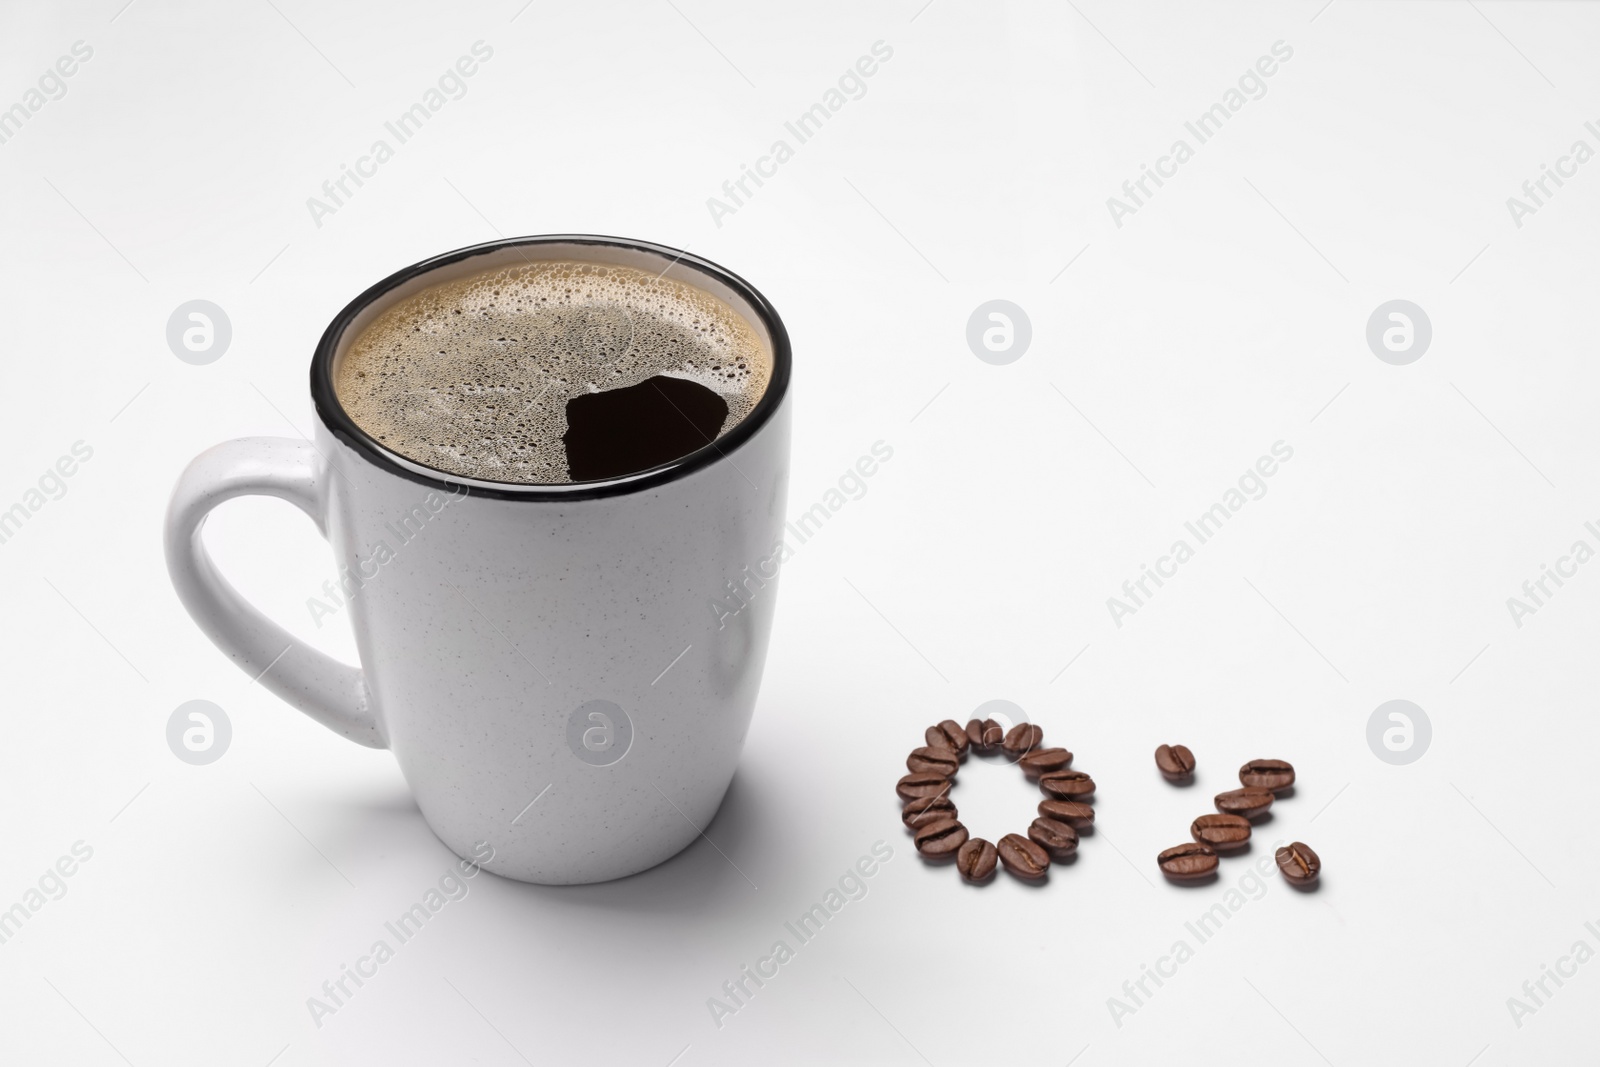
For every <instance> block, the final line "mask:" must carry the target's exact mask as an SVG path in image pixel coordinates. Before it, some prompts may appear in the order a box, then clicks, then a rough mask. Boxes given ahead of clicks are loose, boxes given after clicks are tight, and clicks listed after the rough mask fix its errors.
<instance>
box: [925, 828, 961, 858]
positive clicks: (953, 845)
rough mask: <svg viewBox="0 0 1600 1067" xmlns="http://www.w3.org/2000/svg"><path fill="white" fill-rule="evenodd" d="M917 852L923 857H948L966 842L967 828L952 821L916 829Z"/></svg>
mask: <svg viewBox="0 0 1600 1067" xmlns="http://www.w3.org/2000/svg"><path fill="white" fill-rule="evenodd" d="M915 840H916V843H917V851H918V852H920V853H922V854H923V855H924V856H949V855H951V854H952V853H954V852H955V851H956V849H958V848H960V847H961V846H962V845H964V844H966V842H967V828H966V827H965V826H962V825H961V824H960V823H959V822H957V821H956V820H954V819H940V820H938V821H937V822H931V823H929V824H928V825H926V826H919V827H917V836H916V839H915Z"/></svg>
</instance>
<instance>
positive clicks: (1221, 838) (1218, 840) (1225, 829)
mask: <svg viewBox="0 0 1600 1067" xmlns="http://www.w3.org/2000/svg"><path fill="white" fill-rule="evenodd" d="M1189 835H1190V836H1191V837H1193V838H1194V839H1195V840H1196V841H1198V842H1200V843H1201V844H1202V845H1210V846H1211V847H1212V848H1213V849H1215V850H1216V851H1218V852H1237V851H1238V850H1239V849H1241V848H1244V847H1245V846H1246V845H1248V844H1249V843H1250V820H1249V819H1246V818H1245V817H1244V816H1243V815H1202V816H1200V817H1199V818H1198V819H1196V820H1195V821H1194V822H1192V823H1190V824H1189Z"/></svg>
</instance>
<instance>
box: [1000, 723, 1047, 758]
mask: <svg viewBox="0 0 1600 1067" xmlns="http://www.w3.org/2000/svg"><path fill="white" fill-rule="evenodd" d="M1043 743H1044V729H1043V728H1042V727H1038V726H1035V725H1034V724H1033V723H1031V722H1019V723H1017V725H1015V726H1013V727H1012V728H1011V730H1010V732H1009V733H1007V734H1006V736H1005V740H1004V741H1003V742H1001V744H1002V746H1003V747H1004V748H1005V750H1006V751H1007V752H1009V753H1010V754H1011V755H1013V756H1020V755H1022V754H1023V753H1024V752H1031V751H1033V750H1034V749H1036V748H1038V747H1039V746H1040V745H1041V744H1043Z"/></svg>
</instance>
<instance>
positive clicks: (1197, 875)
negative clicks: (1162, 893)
mask: <svg viewBox="0 0 1600 1067" xmlns="http://www.w3.org/2000/svg"><path fill="white" fill-rule="evenodd" d="M1156 863H1157V864H1159V865H1160V867H1161V873H1162V874H1164V875H1166V876H1167V877H1168V878H1170V879H1172V880H1173V881H1174V882H1198V881H1200V880H1201V879H1202V878H1209V877H1211V875H1212V874H1214V873H1216V870H1217V854H1216V852H1215V851H1213V850H1212V848H1211V846H1210V845H1202V844H1200V843H1199V842H1189V841H1185V842H1184V843H1183V844H1181V845H1173V846H1172V847H1171V848H1169V849H1166V850H1164V851H1163V852H1162V853H1161V854H1160V855H1159V856H1157V857H1156Z"/></svg>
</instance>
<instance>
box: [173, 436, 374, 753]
mask: <svg viewBox="0 0 1600 1067" xmlns="http://www.w3.org/2000/svg"><path fill="white" fill-rule="evenodd" d="M327 477H328V465H327V463H326V462H325V461H324V459H323V457H322V456H321V455H320V454H319V453H318V452H317V450H316V448H315V447H314V446H313V445H312V444H311V443H310V442H309V441H296V440H294V439H292V438H287V437H246V438H242V439H240V440H236V441H227V442H224V443H223V444H220V445H217V446H216V447H215V448H211V449H208V450H207V451H205V452H202V453H200V455H198V456H196V457H195V458H194V461H193V462H191V463H190V464H189V466H188V467H187V468H185V470H184V472H183V474H182V475H180V476H179V478H178V485H177V488H175V489H174V490H173V493H172V502H171V504H170V505H168V507H167V521H166V554H167V571H168V573H169V574H170V575H171V576H172V585H173V588H174V589H176V590H177V593H178V599H179V600H181V601H183V606H184V607H185V608H187V609H188V610H189V614H190V615H191V616H193V618H194V621H195V622H196V623H198V624H199V626H200V629H201V630H203V631H205V634H206V636H207V637H209V638H211V640H212V643H214V644H215V645H216V646H217V647H218V648H220V649H221V650H222V651H223V652H225V653H227V655H228V658H229V659H231V660H233V662H234V663H236V664H238V666H239V667H240V669H242V670H243V671H244V672H245V673H247V674H249V675H250V676H252V677H253V678H256V679H258V680H259V681H260V682H261V684H262V685H264V686H265V687H266V688H267V689H269V690H271V691H272V692H273V693H276V694H277V695H278V696H279V697H282V698H283V699H284V700H286V701H288V702H289V703H290V704H293V705H294V706H295V707H297V708H299V709H300V710H301V711H303V712H305V713H306V714H307V715H309V716H311V717H312V718H313V719H315V720H317V721H318V722H320V723H321V724H322V725H324V726H326V727H327V728H328V729H330V730H333V731H334V732H335V733H339V734H343V735H344V736H345V737H348V738H349V739H350V740H352V741H354V742H356V743H357V744H358V745H366V746H367V747H368V748H387V747H388V741H387V740H386V739H385V738H384V736H383V732H382V730H381V729H380V727H379V724H378V716H377V712H376V710H375V709H374V707H373V705H372V696H371V693H370V692H369V690H368V688H367V684H366V681H365V680H364V679H363V677H362V674H361V671H359V670H357V669H356V668H354V667H351V666H348V665H346V664H344V663H340V662H339V661H338V660H336V659H334V658H332V657H331V656H328V655H326V654H324V653H322V652H319V651H317V650H316V649H315V648H312V647H311V646H310V645H308V644H306V643H305V642H304V641H301V640H300V639H299V638H297V637H294V636H293V635H291V634H290V633H289V631H287V630H285V629H284V628H283V627H281V626H279V625H278V624H277V623H275V622H273V621H272V620H271V619H269V618H267V617H266V616H265V615H264V614H262V613H261V612H260V611H259V610H258V609H257V608H255V607H254V606H252V605H251V604H250V603H249V602H247V601H246V600H245V599H244V597H242V596H240V595H239V591H238V590H237V589H235V588H234V587H233V586H232V585H230V584H229V583H228V580H227V579H226V578H224V577H223V576H222V574H221V573H220V572H219V571H218V570H217V566H216V564H215V563H214V562H213V561H212V559H211V554H210V553H209V552H207V551H206V549H205V545H204V544H203V543H202V541H201V538H200V530H201V527H202V526H203V525H204V524H205V521H206V516H207V515H208V514H210V512H211V509H212V508H214V507H216V506H217V505H218V504H220V503H222V502H223V501H224V500H231V499H233V498H234V497H238V496H275V497H278V498H279V499H282V500H287V501H288V502H289V503H291V504H293V505H294V506H295V507H297V508H299V509H300V510H301V511H303V512H305V513H306V514H307V515H309V516H311V521H313V522H315V523H316V524H317V530H318V531H319V532H320V533H321V534H322V536H323V537H327V536H328V525H327V501H328V497H327Z"/></svg>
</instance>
